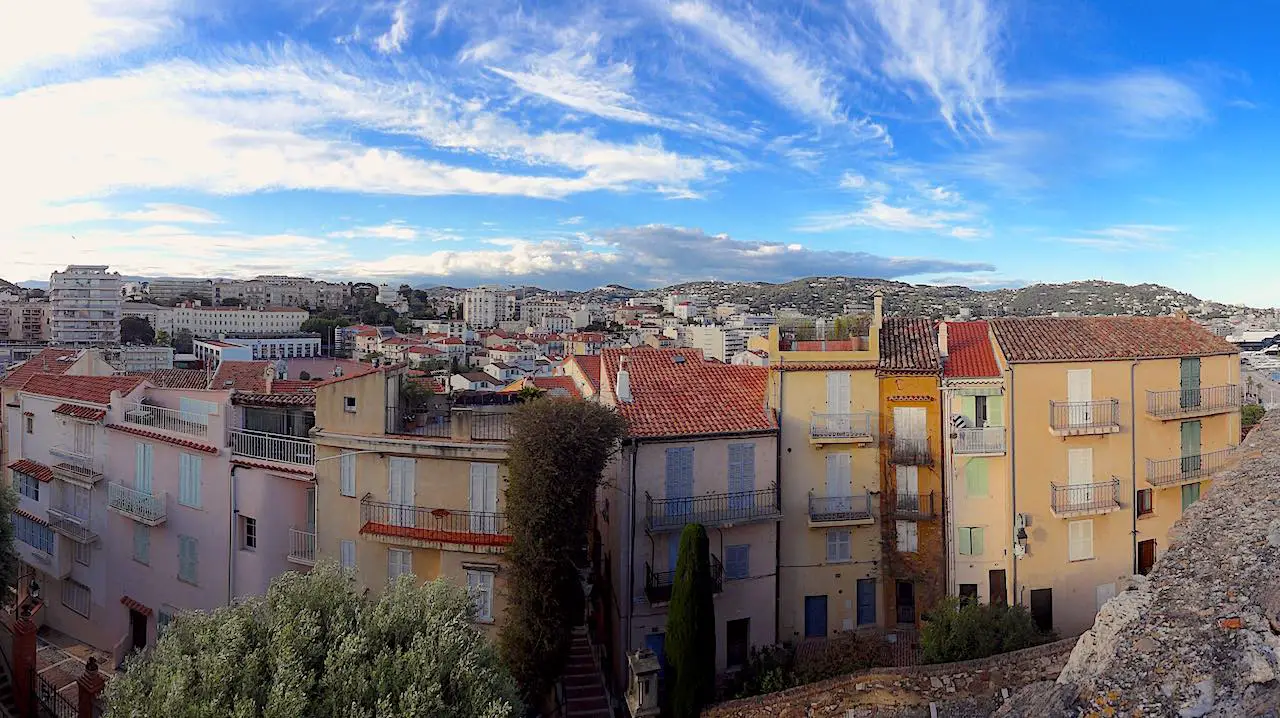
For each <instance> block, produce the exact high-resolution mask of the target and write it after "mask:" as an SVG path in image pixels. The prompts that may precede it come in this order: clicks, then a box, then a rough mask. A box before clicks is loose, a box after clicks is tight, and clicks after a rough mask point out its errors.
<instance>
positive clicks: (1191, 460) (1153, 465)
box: [1147, 446, 1235, 486]
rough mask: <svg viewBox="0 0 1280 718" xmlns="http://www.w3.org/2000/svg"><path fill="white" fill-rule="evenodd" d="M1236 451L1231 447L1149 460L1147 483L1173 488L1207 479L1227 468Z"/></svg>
mask: <svg viewBox="0 0 1280 718" xmlns="http://www.w3.org/2000/svg"><path fill="white" fill-rule="evenodd" d="M1234 451H1235V447H1234V446H1229V447H1227V448H1225V449H1218V450H1217V451H1210V452H1207V453H1200V454H1195V455H1193V456H1178V457H1174V458H1172V459H1147V483H1148V484H1151V485H1152V486H1171V485H1174V484H1180V483H1183V482H1187V481H1197V480H1202V479H1205V478H1207V477H1209V476H1212V475H1214V474H1216V473H1217V472H1219V471H1221V470H1222V469H1224V468H1226V466H1227V464H1228V463H1230V461H1231V458H1232V453H1233V452H1234Z"/></svg>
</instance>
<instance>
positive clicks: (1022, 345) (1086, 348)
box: [990, 317, 1239, 362]
mask: <svg viewBox="0 0 1280 718" xmlns="http://www.w3.org/2000/svg"><path fill="white" fill-rule="evenodd" d="M990 323H991V329H992V331H993V332H994V333H995V337H996V341H997V342H999V344H1000V349H1001V351H1003V352H1004V356H1005V358H1006V359H1008V360H1009V361H1010V362H1038V361H1039V362H1052V361H1096V360H1107V359H1160V358H1173V357H1184V356H1209V355H1214V354H1236V353H1239V350H1238V349H1237V348H1236V347H1235V345H1233V344H1230V343H1228V342H1227V340H1225V339H1223V338H1221V337H1216V336H1214V335H1213V334H1211V333H1209V331H1208V330H1207V329H1205V328H1204V327H1201V326H1200V325H1199V324H1196V323H1195V322H1192V321H1190V320H1187V319H1180V318H1177V317H1037V318H1030V319H993V320H991V322H990Z"/></svg>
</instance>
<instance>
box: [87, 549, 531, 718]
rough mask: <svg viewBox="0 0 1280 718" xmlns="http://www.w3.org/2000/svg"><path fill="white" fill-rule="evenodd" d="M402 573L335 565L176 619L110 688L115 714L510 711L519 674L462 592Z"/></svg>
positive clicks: (381, 715) (379, 715) (386, 717)
mask: <svg viewBox="0 0 1280 718" xmlns="http://www.w3.org/2000/svg"><path fill="white" fill-rule="evenodd" d="M416 584H417V582H416V580H414V578H413V577H412V576H402V577H400V578H399V579H398V580H397V581H396V582H395V583H394V584H393V585H392V586H390V587H389V588H387V589H386V591H385V592H379V593H376V594H372V595H367V594H365V593H364V592H362V591H360V590H359V589H358V587H357V585H356V584H355V583H354V582H352V581H351V580H350V579H349V577H348V576H347V574H346V573H345V572H344V571H342V570H341V569H339V568H337V567H336V566H334V565H332V564H321V565H319V566H316V567H315V569H313V570H312V571H311V572H310V573H305V574H300V573H292V572H290V573H286V574H283V575H282V576H280V577H278V578H277V579H276V580H275V581H273V582H272V584H271V588H270V589H269V590H268V591H267V595H266V596H258V597H254V598H250V599H247V600H244V601H243V602H240V603H237V604H235V605H233V606H230V607H227V608H220V609H217V610H215V611H213V612H211V613H190V614H181V615H179V616H177V617H175V619H174V621H173V622H172V623H171V624H170V625H169V628H168V629H167V630H166V631H165V633H164V635H163V636H161V638H160V640H159V642H157V644H156V646H155V647H154V648H153V649H151V650H149V651H147V652H145V653H143V654H141V656H140V657H138V658H135V659H133V660H132V661H131V662H130V664H129V667H128V670H127V671H126V672H124V673H122V674H117V677H116V678H115V679H114V680H112V681H111V683H110V686H109V688H108V691H107V706H108V707H107V716H109V718H124V717H128V718H145V717H148V716H169V717H171V718H215V717H216V718H223V717H224V716H235V717H237V718H256V717H258V716H272V717H274V718H347V717H351V718H393V717H394V718H400V717H401V716H410V717H416V718H435V717H437V716H441V717H445V718H507V717H508V716H514V715H517V714H518V713H519V710H520V703H519V697H518V694H517V691H516V687H515V682H514V681H513V680H512V679H511V675H510V674H509V673H508V672H507V671H506V669H505V668H503V666H502V664H501V662H500V661H499V660H498V656H497V652H496V651H495V650H494V648H493V647H492V645H491V644H490V643H489V642H488V641H487V640H486V638H485V636H484V634H483V633H481V631H480V630H479V629H478V628H477V627H476V626H474V625H473V624H472V622H471V618H472V616H473V615H474V611H475V607H474V603H473V601H472V600H471V598H470V597H469V596H468V595H467V593H466V591H465V590H464V589H462V588H460V587H458V586H456V585H453V584H451V583H448V582H447V581H444V580H437V581H432V582H430V583H428V584H426V585H425V586H418V585H416Z"/></svg>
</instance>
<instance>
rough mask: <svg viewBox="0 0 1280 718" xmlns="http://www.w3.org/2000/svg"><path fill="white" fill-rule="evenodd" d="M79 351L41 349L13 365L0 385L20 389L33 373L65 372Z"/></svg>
mask: <svg viewBox="0 0 1280 718" xmlns="http://www.w3.org/2000/svg"><path fill="white" fill-rule="evenodd" d="M79 354H80V352H79V351H77V350H75V349H54V348H48V349H41V350H40V353H39V354H36V355H35V356H33V357H31V358H30V359H28V360H26V361H25V362H23V363H21V364H19V365H17V366H15V367H13V368H12V369H10V370H9V373H8V374H6V375H5V377H4V381H0V387H4V388H6V389H21V388H22V385H23V384H26V383H27V380H28V379H30V378H31V377H32V376H33V375H35V374H65V373H67V370H68V369H70V368H71V365H72V364H74V363H75V357H77V356H79Z"/></svg>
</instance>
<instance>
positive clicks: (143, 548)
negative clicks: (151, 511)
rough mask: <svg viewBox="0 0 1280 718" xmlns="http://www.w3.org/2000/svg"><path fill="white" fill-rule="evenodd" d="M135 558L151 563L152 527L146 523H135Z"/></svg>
mask: <svg viewBox="0 0 1280 718" xmlns="http://www.w3.org/2000/svg"><path fill="white" fill-rule="evenodd" d="M133 560H134V561H137V562H138V563H145V564H148V565H150V563H151V527H150V526H147V525H146V524H137V523H136V524H134V525H133Z"/></svg>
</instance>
